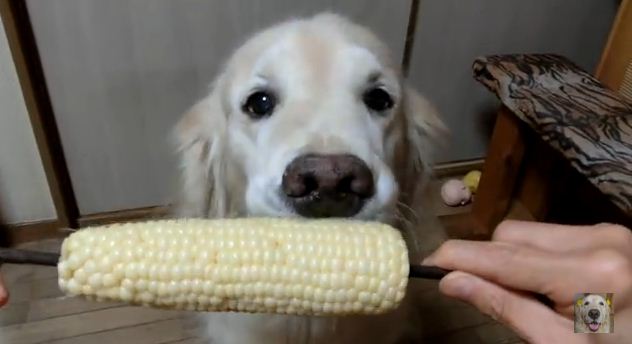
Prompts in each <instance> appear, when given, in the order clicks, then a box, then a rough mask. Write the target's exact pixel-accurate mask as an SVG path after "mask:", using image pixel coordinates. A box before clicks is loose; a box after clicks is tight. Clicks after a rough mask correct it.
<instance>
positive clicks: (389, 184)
mask: <svg viewBox="0 0 632 344" xmlns="http://www.w3.org/2000/svg"><path fill="white" fill-rule="evenodd" d="M399 62H400V61H396V60H393V59H392V58H391V56H390V54H389V51H388V49H387V48H386V46H385V45H384V44H383V43H382V42H380V40H378V39H377V38H376V36H374V35H373V34H372V33H371V32H370V31H368V30H367V29H365V28H363V27H361V26H358V25H356V24H354V23H352V22H350V21H349V20H347V19H345V18H343V17H341V16H338V15H334V14H328V13H325V14H320V15H317V16H314V17H311V18H305V19H293V20H289V21H286V22H283V23H281V24H279V25H277V26H274V27H272V28H269V29H267V30H264V31H262V32H260V33H258V34H256V35H255V36H253V37H252V38H251V39H250V40H248V41H247V42H246V43H245V44H244V45H243V46H241V47H240V48H239V49H237V51H236V52H235V53H234V54H233V55H232V57H231V58H230V59H229V60H228V63H227V64H226V66H225V67H224V69H223V72H222V73H221V75H219V76H218V77H217V79H216V80H215V82H214V83H213V85H212V88H211V91H210V94H209V95H208V96H207V97H205V98H204V99H202V100H200V101H199V102H198V103H197V104H196V105H195V106H193V107H192V108H191V109H190V110H189V111H188V112H187V113H186V114H185V115H184V116H183V118H182V120H181V121H180V123H179V124H178V126H177V128H176V130H175V137H176V141H177V144H178V148H179V152H180V154H181V168H182V187H181V191H182V195H181V196H182V199H181V201H180V203H179V205H178V215H179V216H195V217H239V216H283V217H291V216H297V215H296V214H295V213H294V212H293V211H292V209H291V208H290V207H289V206H287V205H286V203H285V202H284V200H283V199H282V197H281V196H280V194H279V192H278V190H279V187H280V184H281V177H282V175H283V171H284V169H285V167H286V166H287V164H288V163H289V162H290V161H291V160H292V159H293V158H295V157H297V156H299V155H301V154H305V153H321V154H334V153H350V154H354V155H356V156H358V157H360V158H361V159H362V160H364V162H365V163H366V164H367V165H368V166H369V168H370V169H371V170H372V172H373V175H374V178H375V184H376V190H377V191H376V194H375V196H374V197H373V198H372V199H371V200H370V201H369V202H367V203H366V204H365V206H364V207H363V209H362V210H361V211H360V213H358V214H357V215H356V216H355V217H356V218H359V219H365V220H376V221H382V222H388V223H391V224H394V225H396V226H398V227H399V228H401V229H402V231H403V232H404V234H405V235H406V237H407V239H408V241H409V247H410V251H411V258H412V259H413V260H419V259H421V256H423V254H424V252H427V251H428V250H431V249H433V248H434V247H436V246H437V245H438V244H439V243H440V242H441V241H442V240H443V235H442V233H441V232H440V231H437V230H436V228H437V227H436V226H435V225H432V226H431V225H429V223H431V222H432V220H433V217H432V216H430V215H428V214H425V213H424V212H423V205H422V203H423V196H422V195H423V194H422V192H421V190H422V188H423V183H424V181H425V179H426V176H427V172H428V169H429V167H430V166H431V153H432V148H433V147H434V145H435V143H434V139H435V138H437V137H439V136H441V135H442V134H443V132H444V127H443V124H442V122H441V120H440V119H439V117H438V116H437V113H436V111H435V109H434V108H433V107H432V106H431V105H430V104H429V102H428V101H427V100H425V99H424V98H423V97H422V96H421V95H419V94H418V93H417V92H415V91H414V90H413V89H411V88H410V87H409V86H408V85H407V84H406V82H405V81H404V80H403V78H402V75H401V72H400V69H399V65H400V63H399ZM371 76H377V78H378V82H379V83H380V84H381V85H383V87H385V88H386V89H387V90H388V91H389V93H391V94H392V95H393V96H394V98H395V106H394V108H393V109H392V110H391V111H388V113H386V114H385V115H384V116H377V115H376V114H374V113H371V112H370V111H368V110H367V109H366V106H365V105H364V104H363V103H362V100H361V94H362V91H363V89H365V88H366V87H368V86H369V85H368V83H369V82H370V80H369V78H370V77H371ZM259 87H268V88H274V89H275V90H276V91H277V92H278V93H279V94H280V96H279V98H280V105H279V106H278V107H277V109H275V112H274V113H273V114H272V115H271V116H270V117H269V118H265V119H261V120H253V119H252V118H250V117H248V116H247V115H245V114H244V113H243V112H242V111H241V104H242V103H243V101H244V99H245V98H246V97H247V96H248V95H249V93H250V92H252V91H253V90H254V89H257V88H259ZM420 195H421V196H420ZM426 221H428V222H426ZM428 227H431V228H435V230H432V231H431V230H427V228H428ZM415 285H416V283H414V282H413V283H411V287H410V288H411V291H409V295H414V290H413V289H414V288H415ZM414 314H415V302H414V296H407V298H406V299H405V301H404V303H403V305H402V307H400V309H399V310H397V311H396V312H393V313H391V314H388V315H384V316H379V317H353V318H340V319H327V318H309V317H289V316H280V315H248V314H209V315H205V316H204V321H205V322H206V324H207V325H206V326H207V329H208V331H207V332H208V334H209V336H210V341H211V342H213V343H320V342H327V343H350V342H353V341H359V342H361V343H394V342H396V341H398V340H402V339H403V338H410V337H411V336H414V335H415V329H416V328H417V327H418V326H417V324H416V323H415V319H414Z"/></svg>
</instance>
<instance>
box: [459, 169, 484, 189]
mask: <svg viewBox="0 0 632 344" xmlns="http://www.w3.org/2000/svg"><path fill="white" fill-rule="evenodd" d="M480 181H481V171H478V170H474V171H470V172H468V173H467V174H466V175H465V177H463V184H465V186H467V188H468V189H470V192H471V193H473V194H475V193H476V190H477V189H478V184H479V182H480Z"/></svg>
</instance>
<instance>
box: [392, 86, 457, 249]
mask: <svg viewBox="0 0 632 344" xmlns="http://www.w3.org/2000/svg"><path fill="white" fill-rule="evenodd" d="M402 110H403V115H404V121H405V125H404V130H405V131H404V138H405V139H404V140H403V141H404V142H403V144H404V146H403V149H401V151H399V152H397V154H399V158H398V160H399V161H400V162H398V163H397V165H398V167H397V168H398V171H397V173H398V181H399V184H400V190H402V192H401V193H400V199H399V203H400V204H404V205H406V206H407V207H406V208H408V210H403V209H402V210H400V211H401V212H402V213H403V214H408V213H411V215H407V216H405V217H406V218H407V219H409V221H410V222H412V224H411V226H412V227H414V228H413V229H411V231H410V233H409V235H411V240H412V242H413V243H414V246H418V247H417V251H418V252H416V253H414V255H420V256H421V257H423V256H425V255H427V254H429V253H430V252H432V251H434V250H435V249H436V248H437V247H438V246H439V245H440V244H441V243H442V242H444V241H445V240H446V239H447V237H446V235H445V233H444V232H443V231H441V230H440V229H439V228H440V226H439V224H438V223H436V225H430V224H429V223H434V221H433V219H434V217H433V216H432V214H429V213H426V212H424V211H423V210H424V209H427V208H429V207H430V204H427V202H428V198H427V197H425V195H424V191H425V187H426V184H427V181H428V179H429V176H430V175H431V168H432V165H433V160H434V157H433V155H434V153H435V149H436V148H437V147H439V146H440V145H441V144H442V143H443V142H442V141H443V139H444V138H445V137H446V136H447V133H448V130H447V128H446V127H445V125H444V124H443V122H442V121H441V119H440V117H439V113H438V111H437V109H436V108H435V107H434V106H433V105H432V104H431V103H430V102H429V101H428V100H427V99H425V98H424V97H423V96H421V95H420V94H419V93H418V92H417V91H415V90H414V89H412V88H411V87H410V86H406V87H405V88H404V94H403V99H402ZM422 227H424V230H423V234H422V233H421V231H420V228H422ZM435 227H436V228H435ZM421 238H423V241H422V240H421ZM414 255H413V256H411V257H412V258H413V259H415V257H414Z"/></svg>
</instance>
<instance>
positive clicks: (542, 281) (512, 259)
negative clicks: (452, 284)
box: [423, 240, 581, 296]
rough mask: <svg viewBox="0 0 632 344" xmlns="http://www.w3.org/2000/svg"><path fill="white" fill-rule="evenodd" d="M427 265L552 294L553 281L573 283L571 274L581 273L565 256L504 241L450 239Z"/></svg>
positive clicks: (425, 262) (426, 260)
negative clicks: (570, 278)
mask: <svg viewBox="0 0 632 344" xmlns="http://www.w3.org/2000/svg"><path fill="white" fill-rule="evenodd" d="M423 264H425V265H436V266H439V267H441V268H444V269H448V270H459V271H465V272H469V273H471V274H474V275H477V276H481V277H482V278H484V279H486V280H489V281H492V282H495V283H498V284H501V285H503V286H507V287H509V288H515V289H519V290H528V291H532V292H536V293H540V294H544V295H548V296H552V295H551V292H552V288H551V281H555V282H556V283H558V284H562V283H568V285H573V283H574V282H573V281H571V280H569V277H570V276H572V274H573V273H577V264H571V262H569V258H568V257H565V256H564V255H560V254H558V253H552V252H547V251H543V250H535V249H532V248H529V247H521V246H518V245H515V244H511V243H503V242H481V241H465V240H448V241H447V242H445V243H444V244H443V245H441V247H439V249H437V251H435V252H434V253H433V254H431V255H430V256H429V257H428V258H426V259H425V260H424V262H423ZM580 274H581V272H580ZM555 296H557V295H555Z"/></svg>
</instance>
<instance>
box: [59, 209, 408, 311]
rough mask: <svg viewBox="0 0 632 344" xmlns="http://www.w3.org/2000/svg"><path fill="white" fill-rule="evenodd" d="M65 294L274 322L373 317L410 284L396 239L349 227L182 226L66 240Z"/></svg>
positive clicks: (289, 222) (299, 223) (376, 228)
mask: <svg viewBox="0 0 632 344" xmlns="http://www.w3.org/2000/svg"><path fill="white" fill-rule="evenodd" d="M61 252H62V253H61V259H60V263H59V265H58V272H59V286H60V288H61V289H62V290H63V291H64V292H66V293H67V294H69V295H83V296H85V297H87V298H89V299H96V300H98V301H106V300H110V301H124V302H128V303H131V304H139V305H144V306H150V307H160V308H170V309H186V310H197V311H238V312H256V313H280V314H311V315H346V314H379V313H384V312H387V311H389V310H392V309H395V308H396V307H397V306H398V305H399V303H400V301H401V300H402V298H403V296H404V293H405V289H406V285H407V282H408V272H409V263H408V253H407V250H406V245H405V243H404V241H403V239H402V237H401V235H400V234H399V232H398V231H397V230H395V229H393V228H392V227H390V226H388V225H384V224H379V223H367V222H360V221H352V220H334V219H331V220H327V219H324V220H313V221H307V220H300V219H267V218H247V219H226V220H208V219H182V220H159V221H149V222H141V223H128V224H115V225H108V226H102V227H92V228H87V229H83V230H80V231H78V232H75V233H73V234H72V235H71V236H70V237H68V238H67V239H66V240H65V241H64V243H63V245H62V251H61Z"/></svg>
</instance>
